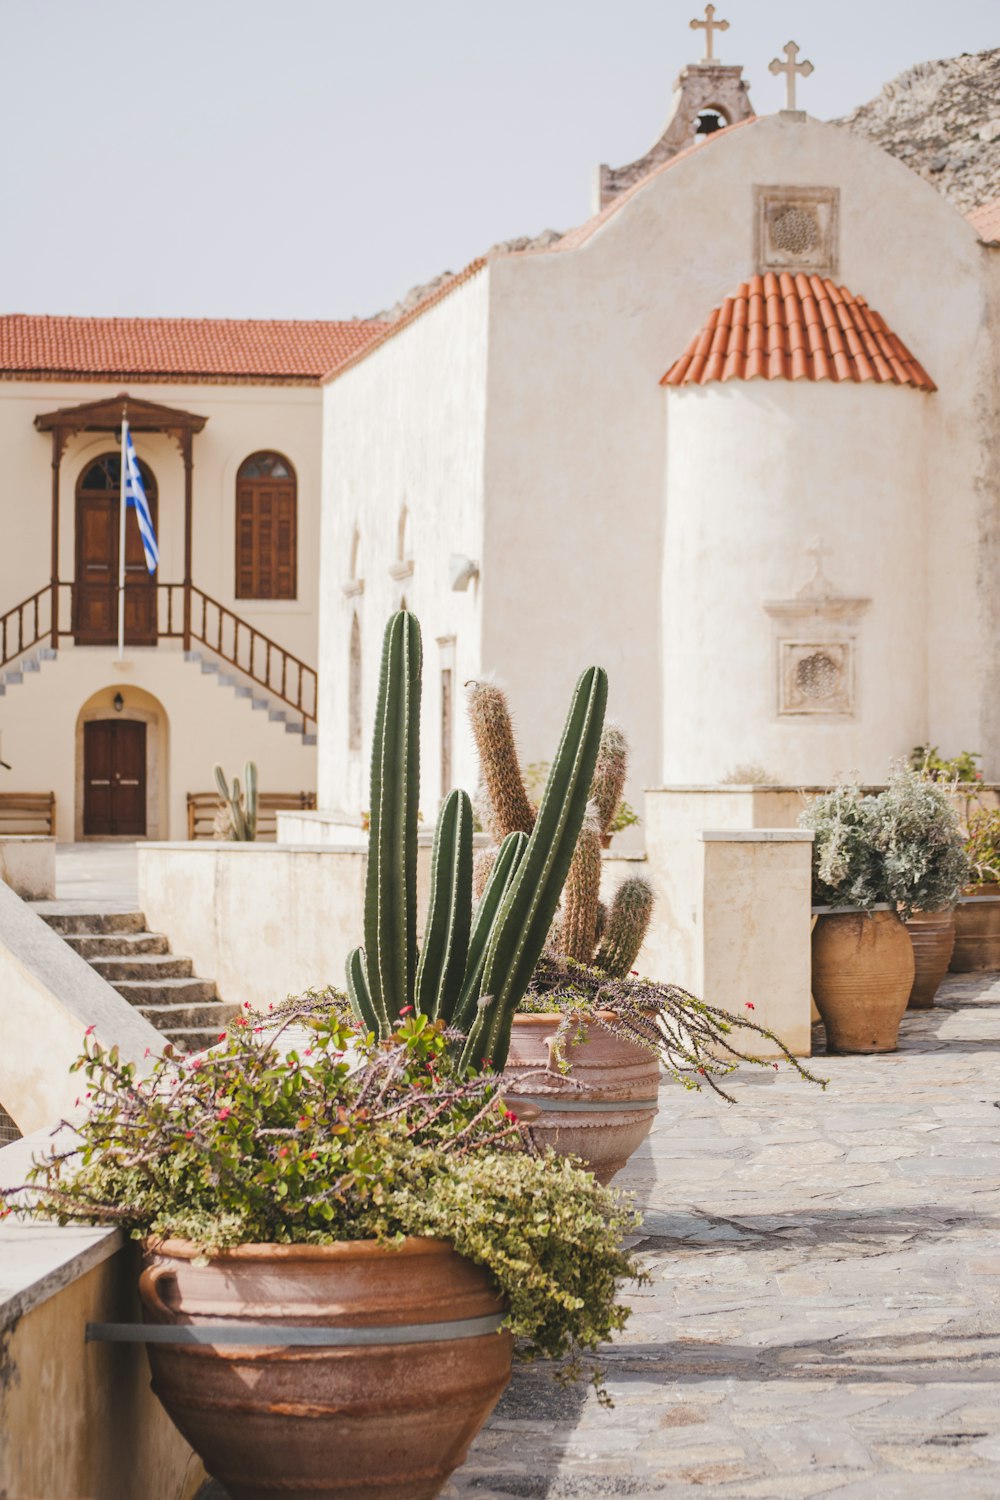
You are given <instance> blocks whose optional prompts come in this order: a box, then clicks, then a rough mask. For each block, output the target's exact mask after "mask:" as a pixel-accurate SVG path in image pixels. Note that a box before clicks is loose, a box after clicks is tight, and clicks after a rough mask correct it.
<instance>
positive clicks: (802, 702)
mask: <svg viewBox="0 0 1000 1500" xmlns="http://www.w3.org/2000/svg"><path fill="white" fill-rule="evenodd" d="M814 550H817V551H819V550H820V549H814ZM870 604H871V600H870V599H850V598H848V597H847V596H846V595H844V594H841V593H839V592H838V591H837V590H836V589H835V588H834V587H833V585H832V584H831V583H830V581H829V579H827V578H826V577H825V576H824V574H823V569H822V564H821V562H820V561H819V560H818V559H817V563H816V570H815V573H814V575H813V577H812V578H811V579H810V580H809V582H808V583H807V584H805V585H804V587H803V588H801V589H800V590H799V592H798V593H797V594H796V595H795V597H794V598H792V599H773V600H770V601H769V602H768V603H766V604H765V605H764V608H765V610H766V611H767V613H768V614H769V615H770V616H771V619H772V620H773V621H774V627H775V637H774V638H775V654H776V668H777V672H776V677H777V714H778V717H779V718H801V717H808V718H813V719H816V718H820V719H822V718H826V719H849V718H853V717H854V716H855V714H856V712H857V626H858V623H859V622H860V619H861V616H862V615H863V614H864V613H865V611H866V610H867V609H868V607H869V606H870Z"/></svg>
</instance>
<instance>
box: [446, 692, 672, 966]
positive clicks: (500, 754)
mask: <svg viewBox="0 0 1000 1500" xmlns="http://www.w3.org/2000/svg"><path fill="white" fill-rule="evenodd" d="M468 708H469V721H470V724H471V726H472V732H473V737H474V739H475V742H476V748H477V750H478V751H479V759H480V765H481V766H482V773H483V786H484V790H485V793H486V806H485V808H484V821H485V822H486V823H487V825H488V827H489V828H490V830H491V831H492V832H493V834H494V837H498V836H500V835H501V834H502V833H503V832H504V831H505V830H507V829H509V828H510V827H523V828H525V829H530V828H531V827H532V823H533V820H534V809H533V808H532V806H531V801H530V798H529V797H528V792H527V788H526V786H525V784H524V779H523V777H522V774H521V767H520V762H519V759H518V753H517V743H516V740H515V737H514V726H513V722H512V719H511V713H510V708H509V706H508V703H507V698H506V695H505V694H504V692H503V689H502V688H500V687H498V686H497V685H496V684H495V683H482V682H474V683H472V684H471V687H470V691H469V698H468ZM627 775H628V742H627V740H626V738H625V736H624V734H623V733H622V731H621V730H620V729H618V728H617V727H616V726H615V725H613V724H606V725H605V726H604V729H603V732H602V734H601V743H600V748H599V751H598V755H597V763H596V765H595V766H594V774H593V780H592V781H591V784H590V797H591V801H592V804H593V805H592V808H591V811H590V814H589V815H588V817H587V818H586V820H585V822H584V824H583V827H582V829H581V832H580V836H579V840H578V842H577V847H576V851H575V854H574V857H573V860H572V862H571V864H570V868H569V873H568V875H567V878H566V885H565V889H564V891H563V897H562V909H561V911H560V913H559V916H558V919H557V920H556V922H555V923H554V925H553V928H552V932H551V934H550V938H549V947H550V950H551V951H552V952H554V953H559V954H561V955H563V956H565V957H567V958H572V959H575V960H576V961H577V962H579V963H584V964H589V965H593V966H595V967H598V968H603V969H605V971H606V972H607V973H614V974H616V975H618V974H620V973H621V974H627V973H628V971H629V969H631V967H632V965H633V963H634V962H635V960H636V958H637V957H638V954H639V949H640V948H641V947H642V943H643V940H644V938H645V936H646V932H647V930H648V928H649V922H650V918H651V915H652V908H653V894H652V890H651V888H650V886H649V885H648V883H646V882H640V884H641V890H640V889H639V886H638V885H636V886H633V885H631V884H630V883H629V882H626V883H625V885H626V886H628V889H625V888H624V887H623V888H622V890H621V891H620V893H616V895H615V898H614V899H613V901H612V903H611V907H610V910H609V911H607V912H605V910H604V908H603V907H602V905H601V901H600V886H601V855H600V845H601V843H606V842H607V840H608V836H609V835H610V833H611V825H612V823H613V821H614V817H615V813H616V812H617V811H618V808H619V806H620V804H621V797H622V792H623V791H624V788H625V781H626V778H627ZM525 808H527V812H525ZM492 854H493V851H491V850H488V849H483V850H480V851H479V852H478V853H477V856H476V873H475V877H474V878H475V880H476V883H477V885H478V883H479V879H480V876H479V871H480V868H482V869H483V870H486V869H488V867H489V861H490V859H491V857H492Z"/></svg>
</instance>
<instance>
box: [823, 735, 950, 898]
mask: <svg viewBox="0 0 1000 1500" xmlns="http://www.w3.org/2000/svg"><path fill="white" fill-rule="evenodd" d="M799 822H800V824H801V825H802V827H804V828H811V829H812V830H813V832H814V834H815V842H814V844H813V900H814V901H815V903H816V904H817V905H820V906H832V907H837V906H850V907H857V908H860V909H861V910H863V911H871V910H873V909H874V908H875V907H876V906H879V905H885V904H888V905H889V906H891V907H893V908H894V909H895V910H896V911H898V912H899V914H900V916H902V917H904V918H906V917H910V916H912V915H913V913H914V912H915V911H941V910H944V909H945V908H947V907H949V906H953V905H954V904H955V902H956V901H957V900H958V897H959V895H960V893H961V889H962V886H963V885H964V884H965V881H966V880H967V878H968V860H967V858H966V854H965V849H964V846H963V839H962V832H961V827H960V825H959V820H958V814H957V812H956V810H955V807H954V804H953V801H952V799H951V798H950V797H949V795H948V793H947V791H946V790H945V788H944V786H942V785H941V784H940V783H938V782H935V781H932V780H930V779H928V778H927V777H925V776H924V775H922V774H920V773H918V772H917V771H914V770H913V769H912V767H909V766H903V765H897V766H894V767H893V769H892V772H891V774H890V776H889V782H888V785H887V787H886V789H885V791H883V792H881V793H879V794H878V795H873V794H867V795H866V794H864V793H862V791H861V790H860V788H859V787H857V786H842V787H836V788H834V789H833V790H832V791H830V792H826V793H824V794H823V795H822V796H819V797H816V798H814V799H813V801H812V802H811V803H810V804H809V805H808V807H807V808H806V809H805V811H804V812H803V813H802V815H801V817H800V819H799Z"/></svg>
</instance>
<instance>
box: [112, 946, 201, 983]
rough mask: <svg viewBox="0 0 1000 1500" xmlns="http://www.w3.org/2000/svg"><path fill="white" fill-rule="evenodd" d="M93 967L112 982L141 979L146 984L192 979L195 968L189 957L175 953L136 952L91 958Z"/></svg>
mask: <svg viewBox="0 0 1000 1500" xmlns="http://www.w3.org/2000/svg"><path fill="white" fill-rule="evenodd" d="M88 962H89V964H90V967H91V968H92V969H96V970H97V972H98V974H100V976H101V978H102V979H108V980H110V981H111V982H112V983H114V981H115V980H116V979H141V980H143V981H144V982H145V983H146V984H158V983H159V982H160V980H161V979H190V978H191V977H192V975H193V974H194V968H193V966H192V964H191V960H190V959H189V958H178V957H177V956H176V955H175V954H173V953H170V954H161V953H136V954H133V955H131V956H129V957H121V956H115V957H111V958H103V957H101V958H96V957H95V958H89V957H88Z"/></svg>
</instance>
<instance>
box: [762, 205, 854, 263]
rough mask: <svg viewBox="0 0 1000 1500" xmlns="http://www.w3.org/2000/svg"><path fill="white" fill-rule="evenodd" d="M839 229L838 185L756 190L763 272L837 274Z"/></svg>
mask: <svg viewBox="0 0 1000 1500" xmlns="http://www.w3.org/2000/svg"><path fill="white" fill-rule="evenodd" d="M839 233H840V190H839V189H838V188H819V187H755V188H754V239H755V249H754V260H755V261H756V264H757V270H758V271H759V272H761V273H763V272H765V271H806V272H809V273H811V274H813V275H816V276H836V274H837V262H838V259H839V243H838V242H839Z"/></svg>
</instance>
